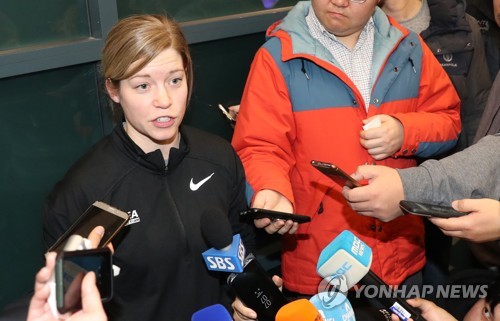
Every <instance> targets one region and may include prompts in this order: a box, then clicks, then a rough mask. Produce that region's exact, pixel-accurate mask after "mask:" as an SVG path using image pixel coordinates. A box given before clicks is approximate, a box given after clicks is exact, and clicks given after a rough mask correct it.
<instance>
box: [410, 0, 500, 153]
mask: <svg viewBox="0 0 500 321" xmlns="http://www.w3.org/2000/svg"><path fill="white" fill-rule="evenodd" d="M427 3H428V5H429V10H430V14H431V22H430V25H429V28H427V30H424V31H422V32H421V33H420V36H421V37H422V38H423V39H424V41H425V42H426V44H427V45H428V46H429V48H431V50H432V52H433V53H434V55H435V56H436V58H437V59H438V60H439V62H440V63H441V65H442V66H443V68H444V69H445V70H446V73H447V74H448V75H449V76H450V78H451V81H452V82H453V85H454V86H455V89H456V90H457V92H458V95H459V96H460V99H461V101H462V104H461V111H460V117H461V119H462V133H461V134H460V139H459V141H458V143H457V146H456V147H455V151H459V150H462V149H464V148H466V147H468V146H470V145H471V144H472V143H473V141H474V135H475V134H476V131H477V128H478V125H479V120H480V119H481V115H482V113H483V110H484V106H485V104H486V99H487V98H488V94H489V90H490V87H491V79H490V77H489V72H488V65H487V61H486V56H485V50H484V42H483V39H482V35H481V31H480V29H479V26H478V24H477V21H476V20H475V19H474V18H473V17H471V16H470V15H468V14H466V13H465V1H464V0H427Z"/></svg>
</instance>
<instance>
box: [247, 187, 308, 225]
mask: <svg viewBox="0 0 500 321" xmlns="http://www.w3.org/2000/svg"><path fill="white" fill-rule="evenodd" d="M252 207H255V208H263V209H266V210H273V211H280V212H285V213H293V205H292V203H291V202H290V201H289V200H288V199H287V198H286V197H285V196H283V195H281V194H280V193H278V192H276V191H273V190H270V189H263V190H261V191H259V192H257V194H256V195H255V198H254V200H253V203H252ZM254 223H255V226H256V227H257V228H264V229H265V230H266V232H267V233H269V234H274V233H278V234H282V235H283V234H285V233H287V232H288V233H290V234H293V233H295V232H296V231H297V229H298V228H299V224H298V223H296V222H293V221H292V220H287V221H284V220H274V221H272V220H270V219H269V218H261V219H258V220H254Z"/></svg>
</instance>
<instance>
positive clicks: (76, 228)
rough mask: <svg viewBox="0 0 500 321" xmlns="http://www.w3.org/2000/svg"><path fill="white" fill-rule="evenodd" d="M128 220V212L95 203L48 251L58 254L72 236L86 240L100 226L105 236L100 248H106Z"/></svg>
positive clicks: (101, 203)
mask: <svg viewBox="0 0 500 321" xmlns="http://www.w3.org/2000/svg"><path fill="white" fill-rule="evenodd" d="M128 218H129V215H128V213H126V212H123V211H121V210H119V209H117V208H115V207H112V206H110V205H108V204H106V203H103V202H99V201H97V202H94V203H93V204H92V205H90V207H89V208H88V209H87V210H86V211H85V212H84V213H83V214H82V215H81V216H80V217H79V218H78V219H77V220H76V221H75V223H73V224H72V225H71V226H70V228H69V229H68V230H67V231H66V232H65V233H64V234H63V235H62V236H61V237H60V238H59V239H57V241H56V242H55V243H54V245H52V246H51V247H50V248H49V250H48V251H49V252H52V251H54V252H57V253H60V252H62V251H63V249H64V246H65V245H66V242H67V241H68V239H69V238H70V237H71V236H72V235H79V236H81V237H84V238H86V237H87V236H88V235H89V233H90V232H91V231H92V230H93V229H94V228H95V227H96V226H99V225H100V226H102V227H104V235H103V237H102V239H101V242H100V243H99V246H98V247H104V246H106V245H107V244H108V243H109V242H110V241H111V240H112V239H113V237H114V236H115V235H116V234H118V232H119V231H120V230H121V229H122V228H123V227H124V226H125V224H126V223H127V221H128Z"/></svg>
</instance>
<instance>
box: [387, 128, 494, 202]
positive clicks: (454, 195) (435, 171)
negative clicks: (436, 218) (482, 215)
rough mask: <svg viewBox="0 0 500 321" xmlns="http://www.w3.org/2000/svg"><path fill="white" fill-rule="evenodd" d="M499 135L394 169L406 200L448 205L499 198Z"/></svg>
mask: <svg viewBox="0 0 500 321" xmlns="http://www.w3.org/2000/svg"><path fill="white" fill-rule="evenodd" d="M499 150H500V135H489V136H486V137H484V138H482V139H481V140H479V141H478V142H477V143H476V144H474V145H472V146H470V147H468V148H467V149H465V150H463V151H461V152H458V153H455V154H453V155H451V156H448V157H446V158H443V159H441V160H439V161H438V160H428V161H425V162H424V163H422V164H421V165H420V166H418V167H414V168H405V169H397V171H398V173H399V175H400V176H401V181H402V183H403V188H404V198H405V199H407V200H412V201H418V202H424V203H437V204H440V205H448V206H449V205H450V203H451V202H452V201H454V200H457V199H464V198H492V199H498V198H500V157H498V151H499Z"/></svg>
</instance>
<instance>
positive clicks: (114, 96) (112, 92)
mask: <svg viewBox="0 0 500 321" xmlns="http://www.w3.org/2000/svg"><path fill="white" fill-rule="evenodd" d="M106 91H107V92H108V95H109V98H111V100H113V101H114V102H115V103H117V104H119V103H120V95H119V93H118V88H117V87H115V86H114V85H113V82H112V81H111V79H109V78H107V79H106Z"/></svg>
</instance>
